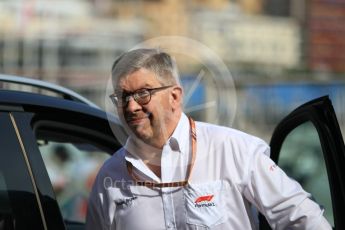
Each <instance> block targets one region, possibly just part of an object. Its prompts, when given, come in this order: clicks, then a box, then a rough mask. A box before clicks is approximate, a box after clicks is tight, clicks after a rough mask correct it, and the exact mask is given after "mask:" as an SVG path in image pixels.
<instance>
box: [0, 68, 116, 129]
mask: <svg viewBox="0 0 345 230" xmlns="http://www.w3.org/2000/svg"><path fill="white" fill-rule="evenodd" d="M0 82H6V83H9V84H19V85H25V86H33V87H36V88H38V89H44V90H48V91H51V92H54V93H56V94H59V96H52V95H45V94H41V93H39V92H27V91H21V90H20V89H15V90H13V89H0V109H1V110H12V109H14V107H17V109H18V108H22V109H23V110H25V111H34V110H37V109H40V110H51V109H59V110H65V111H71V112H76V113H84V114H88V115H91V116H95V117H98V118H102V119H108V120H109V121H111V122H115V123H117V124H119V120H118V119H117V118H116V117H115V116H114V115H112V114H108V113H106V112H105V111H103V110H102V109H101V108H100V107H98V106H97V105H96V104H94V103H92V102H91V101H89V100H88V99H86V98H85V97H83V96H81V95H80V94H77V93H76V92H74V91H72V90H69V89H67V88H64V87H61V86H58V85H55V84H52V83H47V82H43V81H40V80H35V79H28V78H24V77H18V76H11V75H3V74H0ZM6 108H7V109H6Z"/></svg>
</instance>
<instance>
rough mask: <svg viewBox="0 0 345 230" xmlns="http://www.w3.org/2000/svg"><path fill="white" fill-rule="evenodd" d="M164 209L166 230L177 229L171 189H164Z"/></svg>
mask: <svg viewBox="0 0 345 230" xmlns="http://www.w3.org/2000/svg"><path fill="white" fill-rule="evenodd" d="M162 199H163V209H164V218H165V227H166V229H176V224H175V217H174V213H175V211H174V207H173V201H172V196H171V193H170V192H169V188H162Z"/></svg>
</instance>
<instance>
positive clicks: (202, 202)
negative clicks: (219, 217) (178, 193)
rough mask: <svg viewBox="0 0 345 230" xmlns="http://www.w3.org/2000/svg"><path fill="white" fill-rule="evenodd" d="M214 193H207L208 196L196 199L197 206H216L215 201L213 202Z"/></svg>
mask: <svg viewBox="0 0 345 230" xmlns="http://www.w3.org/2000/svg"><path fill="white" fill-rule="evenodd" d="M213 197H214V195H207V196H199V197H198V198H196V200H195V201H194V204H195V207H196V208H203V207H210V206H216V204H215V203H214V202H211V201H212V199H213Z"/></svg>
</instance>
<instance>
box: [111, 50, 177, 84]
mask: <svg viewBox="0 0 345 230" xmlns="http://www.w3.org/2000/svg"><path fill="white" fill-rule="evenodd" d="M141 68H144V69H147V70H150V71H152V72H153V73H155V75H156V76H157V79H158V81H159V82H160V83H161V84H162V85H163V86H165V85H174V84H177V85H180V81H179V74H178V69H177V65H176V62H175V60H174V59H173V58H172V57H171V56H170V55H169V54H168V53H166V52H162V51H161V50H160V49H136V50H131V51H128V52H126V53H124V54H122V55H121V56H120V57H119V58H118V59H117V60H115V62H114V64H113V66H112V69H111V72H112V80H113V85H114V86H116V84H117V83H118V81H119V79H121V78H123V77H126V76H128V75H129V74H131V73H134V72H135V71H137V70H139V69H141Z"/></svg>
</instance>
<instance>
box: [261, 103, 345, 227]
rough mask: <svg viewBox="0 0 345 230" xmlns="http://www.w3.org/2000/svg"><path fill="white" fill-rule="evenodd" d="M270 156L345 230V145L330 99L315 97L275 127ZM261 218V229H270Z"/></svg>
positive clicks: (331, 221)
mask: <svg viewBox="0 0 345 230" xmlns="http://www.w3.org/2000/svg"><path fill="white" fill-rule="evenodd" d="M270 146H271V158H272V159H273V160H274V161H275V162H276V163H277V164H278V165H279V166H280V167H281V168H282V169H283V170H284V171H285V172H286V173H287V174H288V175H289V176H290V177H292V178H294V179H295V180H297V181H298V182H299V183H301V185H302V186H303V188H304V189H305V190H306V191H308V192H309V193H311V195H312V196H313V199H315V201H316V202H317V203H319V204H320V205H321V206H323V207H324V208H325V212H324V216H325V217H326V218H327V220H328V221H329V222H330V224H331V225H332V226H333V228H334V229H337V230H340V229H345V218H344V217H343V215H344V213H345V180H344V176H345V148H344V141H343V138H342V134H341V130H340V127H339V124H338V122H337V118H336V115H335V111H334V108H333V106H332V103H331V101H330V99H329V98H328V97H327V96H325V97H321V98H318V99H315V100H312V101H310V102H308V103H306V104H304V105H302V106H300V107H299V108H297V109H296V110H294V111H293V112H292V113H290V114H289V115H288V116H287V117H286V118H284V119H283V120H282V121H281V122H280V123H279V124H278V126H277V127H276V129H275V131H274V133H273V135H272V139H271V142H270ZM264 222H265V221H260V229H270V228H269V227H268V225H267V223H264Z"/></svg>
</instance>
